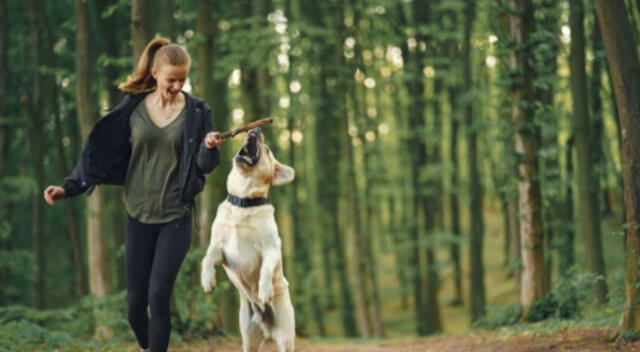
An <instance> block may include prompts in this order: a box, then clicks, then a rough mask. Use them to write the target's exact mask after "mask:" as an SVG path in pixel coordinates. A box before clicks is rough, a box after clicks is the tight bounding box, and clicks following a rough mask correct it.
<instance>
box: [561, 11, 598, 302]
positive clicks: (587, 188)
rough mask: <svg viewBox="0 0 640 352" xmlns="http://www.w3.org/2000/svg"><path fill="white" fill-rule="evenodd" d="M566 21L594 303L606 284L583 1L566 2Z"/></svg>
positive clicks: (583, 223) (582, 220) (581, 205)
mask: <svg viewBox="0 0 640 352" xmlns="http://www.w3.org/2000/svg"><path fill="white" fill-rule="evenodd" d="M569 23H570V25H571V53H570V60H569V61H570V62H569V63H570V69H571V92H572V96H573V111H574V118H573V129H574V133H575V134H574V136H575V142H576V152H577V159H578V194H579V198H580V201H579V207H578V211H579V215H580V225H581V226H580V229H581V231H582V233H583V234H584V240H585V241H584V242H585V247H586V256H587V258H586V259H587V268H588V270H589V271H591V272H593V273H594V274H597V275H598V276H602V277H603V279H602V280H598V281H597V282H596V289H595V297H596V302H597V304H598V305H601V304H603V303H604V302H605V301H606V298H607V285H606V282H605V281H604V278H605V277H606V274H605V268H604V257H603V253H602V238H601V231H600V226H601V224H600V204H599V201H598V194H599V193H600V192H599V188H600V187H599V185H598V183H597V179H596V177H595V175H594V172H593V167H594V158H593V153H594V148H593V147H592V143H593V141H592V133H591V123H590V117H589V103H588V99H587V77H586V72H585V64H586V63H585V37H584V4H583V0H570V1H569Z"/></svg>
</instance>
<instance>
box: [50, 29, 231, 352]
mask: <svg viewBox="0 0 640 352" xmlns="http://www.w3.org/2000/svg"><path fill="white" fill-rule="evenodd" d="M190 65H191V59H190V57H189V54H188V53H187V52H186V51H185V50H184V49H183V48H182V47H180V46H179V45H176V44H171V42H170V41H169V40H168V39H166V38H160V37H158V38H156V39H153V40H152V41H151V42H149V44H147V47H146V48H145V50H144V52H143V53H142V55H141V57H140V60H139V61H138V65H137V69H136V71H135V72H134V74H133V76H132V77H130V78H129V79H128V81H127V82H125V83H123V84H121V85H120V86H119V88H120V89H121V90H123V91H125V92H127V93H128V94H126V95H125V96H124V97H123V98H122V100H120V102H118V103H117V104H116V105H115V106H113V107H112V108H111V109H110V110H109V112H108V113H107V114H106V115H105V116H104V117H102V118H101V119H99V120H98V121H97V122H96V124H95V126H94V127H93V129H92V131H91V133H90V134H89V137H88V138H87V142H86V144H85V147H84V149H83V151H82V156H81V159H80V162H79V163H78V165H77V166H76V167H75V169H74V170H73V172H72V174H71V176H69V177H67V178H65V180H64V183H63V185H62V186H61V187H58V186H49V187H47V189H46V190H45V191H44V198H45V200H46V201H47V203H49V204H50V205H52V204H54V203H55V202H56V201H57V200H59V199H63V198H69V197H74V196H76V195H78V194H80V193H84V192H86V193H87V194H90V193H91V191H92V190H93V188H94V187H95V186H96V185H99V184H102V183H104V184H115V185H123V186H124V195H125V197H124V198H125V205H126V209H127V213H128V221H127V226H126V238H125V263H126V270H127V300H128V318H129V323H130V324H131V328H132V329H133V331H134V333H135V335H136V338H137V340H138V343H139V344H140V347H141V351H149V350H151V351H153V352H160V351H166V350H167V346H168V344H169V335H170V331H171V319H170V312H169V299H170V297H171V290H172V288H173V284H174V282H175V279H176V276H177V275H178V271H179V269H180V265H181V264H182V261H183V259H184V257H185V256H186V254H187V251H188V249H189V245H190V242H191V221H190V215H191V213H192V209H193V205H194V197H195V195H196V194H197V193H199V192H200V191H201V190H202V188H203V187H204V174H206V173H209V172H211V171H212V170H213V169H214V168H215V166H216V165H217V164H218V162H219V156H218V154H219V152H218V149H217V147H218V146H219V145H220V144H222V143H223V142H224V139H222V138H220V137H219V133H218V132H212V130H213V126H212V123H211V110H210V109H209V107H208V105H207V104H206V103H204V102H203V101H201V100H199V99H197V98H195V97H192V96H190V95H189V94H187V93H185V92H183V91H182V87H183V86H184V84H185V81H186V79H187V76H188V73H189V68H190ZM147 306H149V308H150V311H151V316H150V317H149V316H148V314H147Z"/></svg>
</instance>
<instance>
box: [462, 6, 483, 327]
mask: <svg viewBox="0 0 640 352" xmlns="http://www.w3.org/2000/svg"><path fill="white" fill-rule="evenodd" d="M465 5H466V6H465V10H464V12H465V16H464V41H463V45H462V47H463V49H462V52H463V63H464V64H463V69H464V70H463V77H464V78H463V81H464V82H466V87H465V91H466V92H465V93H466V96H467V101H466V102H465V104H464V120H465V125H466V128H467V157H468V160H467V163H468V165H469V195H470V198H471V200H470V203H469V207H470V209H469V212H470V214H471V231H470V244H469V302H470V305H469V309H470V316H471V322H472V323H473V322H475V321H477V320H478V319H480V318H482V317H483V316H484V315H485V288H484V264H483V260H482V247H483V237H484V220H483V217H482V193H483V190H482V184H481V183H480V177H481V176H480V170H479V166H478V156H477V132H476V128H477V127H476V126H474V124H473V114H474V111H473V103H474V102H473V99H472V96H473V94H472V93H473V77H472V73H471V30H472V28H473V21H474V19H475V11H476V9H475V2H474V0H467V1H466V2H465Z"/></svg>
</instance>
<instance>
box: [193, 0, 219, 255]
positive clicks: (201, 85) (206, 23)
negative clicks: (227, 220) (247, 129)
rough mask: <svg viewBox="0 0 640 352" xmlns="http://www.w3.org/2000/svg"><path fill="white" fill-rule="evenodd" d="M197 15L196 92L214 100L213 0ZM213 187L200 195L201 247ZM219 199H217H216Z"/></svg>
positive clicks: (207, 232)
mask: <svg viewBox="0 0 640 352" xmlns="http://www.w3.org/2000/svg"><path fill="white" fill-rule="evenodd" d="M196 13H197V17H196V34H197V35H198V44H197V46H196V55H197V59H198V61H197V64H198V66H197V77H196V78H197V80H196V94H198V95H199V96H200V97H202V98H203V99H204V100H205V101H207V102H211V101H212V98H213V97H212V95H213V94H212V93H213V36H214V34H215V29H214V26H213V17H212V0H198V2H197V11H196ZM212 193H213V188H212V185H211V183H210V182H208V183H207V182H206V183H205V188H204V190H203V192H202V195H200V214H197V216H199V217H200V221H199V223H200V226H201V228H200V231H199V233H198V239H199V243H200V247H202V248H207V246H208V245H209V237H210V236H211V223H212V222H213V215H214V214H215V208H216V205H217V204H218V203H213V202H214V199H213V194H212ZM216 200H217V199H216Z"/></svg>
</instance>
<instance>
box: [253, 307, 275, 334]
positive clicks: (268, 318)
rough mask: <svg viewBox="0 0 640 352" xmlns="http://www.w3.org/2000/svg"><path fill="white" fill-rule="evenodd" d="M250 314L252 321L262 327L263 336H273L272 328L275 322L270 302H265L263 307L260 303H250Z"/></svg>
mask: <svg viewBox="0 0 640 352" xmlns="http://www.w3.org/2000/svg"><path fill="white" fill-rule="evenodd" d="M249 314H250V315H251V321H252V322H254V323H255V324H257V325H259V326H260V329H262V334H263V336H265V337H269V336H271V329H272V328H273V325H274V324H275V319H274V314H273V307H271V305H270V304H265V306H264V309H263V308H260V306H259V305H257V304H255V303H251V304H250V305H249Z"/></svg>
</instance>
